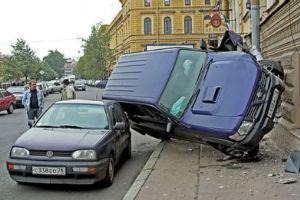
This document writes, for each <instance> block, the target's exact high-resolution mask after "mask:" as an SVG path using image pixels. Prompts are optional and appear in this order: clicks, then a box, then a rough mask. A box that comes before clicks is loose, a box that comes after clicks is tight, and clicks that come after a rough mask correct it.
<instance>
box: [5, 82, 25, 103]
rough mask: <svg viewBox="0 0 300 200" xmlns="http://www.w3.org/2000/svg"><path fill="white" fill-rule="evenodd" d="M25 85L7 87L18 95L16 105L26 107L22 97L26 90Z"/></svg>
mask: <svg viewBox="0 0 300 200" xmlns="http://www.w3.org/2000/svg"><path fill="white" fill-rule="evenodd" d="M25 90H26V89H25V87H24V86H12V87H9V88H7V91H8V92H10V93H12V94H13V95H14V96H15V97H16V103H15V106H16V107H24V106H23V104H22V98H23V95H24V92H25Z"/></svg>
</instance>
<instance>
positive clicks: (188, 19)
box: [184, 16, 193, 34]
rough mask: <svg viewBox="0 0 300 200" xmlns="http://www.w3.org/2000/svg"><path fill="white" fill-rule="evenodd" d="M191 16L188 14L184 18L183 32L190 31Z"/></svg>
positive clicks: (191, 30)
mask: <svg viewBox="0 0 300 200" xmlns="http://www.w3.org/2000/svg"><path fill="white" fill-rule="evenodd" d="M192 32H193V29H192V18H191V17H190V16H187V17H185V18H184V33H186V34H187V33H192Z"/></svg>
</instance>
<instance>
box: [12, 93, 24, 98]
mask: <svg viewBox="0 0 300 200" xmlns="http://www.w3.org/2000/svg"><path fill="white" fill-rule="evenodd" d="M13 95H14V96H15V97H19V98H20V97H21V98H22V97H23V94H21V93H14V94H13Z"/></svg>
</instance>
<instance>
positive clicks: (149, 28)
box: [144, 17, 152, 35]
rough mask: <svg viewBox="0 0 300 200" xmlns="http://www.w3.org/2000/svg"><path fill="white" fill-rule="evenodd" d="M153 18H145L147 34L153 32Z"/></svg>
mask: <svg viewBox="0 0 300 200" xmlns="http://www.w3.org/2000/svg"><path fill="white" fill-rule="evenodd" d="M151 29H152V28H151V19H150V17H146V18H145V19H144V34H145V35H150V34H151V32H152V31H151Z"/></svg>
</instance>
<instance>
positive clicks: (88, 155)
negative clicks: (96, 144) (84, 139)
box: [72, 150, 97, 160]
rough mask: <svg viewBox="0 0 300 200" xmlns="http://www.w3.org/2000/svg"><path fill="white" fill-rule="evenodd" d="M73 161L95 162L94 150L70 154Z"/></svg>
mask: <svg viewBox="0 0 300 200" xmlns="http://www.w3.org/2000/svg"><path fill="white" fill-rule="evenodd" d="M72 158H73V159H75V160H96V158H97V154H96V152H95V151H94V150H78V151H75V152H74V153H73V154H72Z"/></svg>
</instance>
